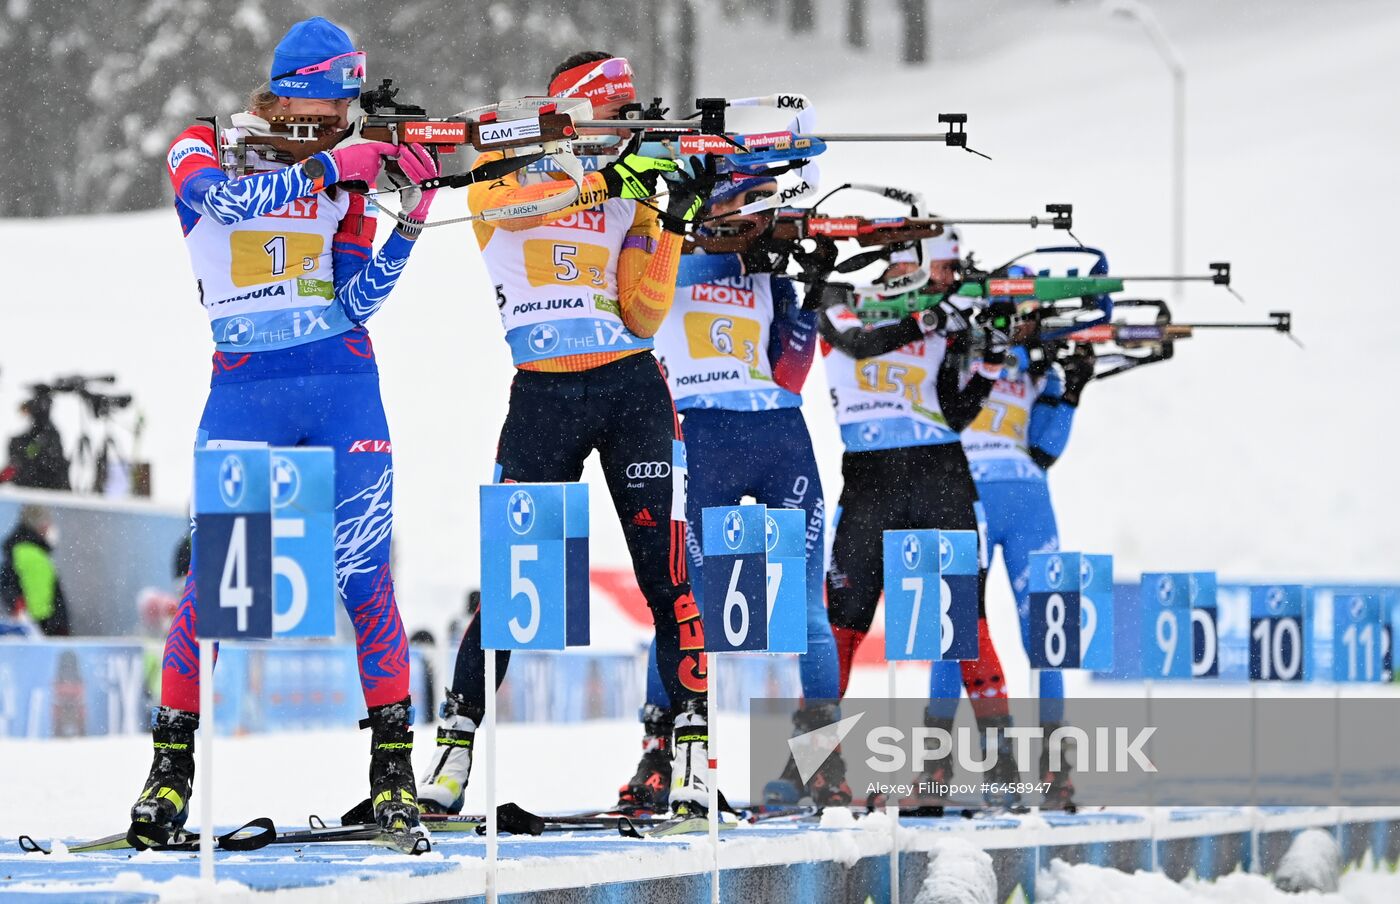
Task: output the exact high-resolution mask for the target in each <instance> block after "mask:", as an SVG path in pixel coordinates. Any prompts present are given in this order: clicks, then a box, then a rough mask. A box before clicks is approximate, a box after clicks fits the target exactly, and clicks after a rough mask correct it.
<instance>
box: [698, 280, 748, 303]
mask: <svg viewBox="0 0 1400 904" xmlns="http://www.w3.org/2000/svg"><path fill="white" fill-rule="evenodd" d="M691 292H692V294H693V297H694V298H695V300H696V301H708V302H711V303H713V304H733V305H738V306H740V307H744V308H751V307H753V304H754V293H753V291H752V290H751V289H738V288H735V287H734V286H722V285H717V284H715V283H699V284H698V285H696V286H695V287H694V288H693V289H692V290H691Z"/></svg>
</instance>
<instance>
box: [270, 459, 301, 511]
mask: <svg viewBox="0 0 1400 904" xmlns="http://www.w3.org/2000/svg"><path fill="white" fill-rule="evenodd" d="M299 492H301V472H300V471H298V470H297V466H296V465H294V464H292V462H291V460H290V459H288V458H284V457H283V456H281V455H279V456H277V457H276V458H274V459H272V504H273V505H274V506H276V507H277V508H282V507H283V506H287V505H291V504H292V502H293V501H294V500H295V499H296V498H297V493H299Z"/></svg>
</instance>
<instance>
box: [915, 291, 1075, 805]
mask: <svg viewBox="0 0 1400 904" xmlns="http://www.w3.org/2000/svg"><path fill="white" fill-rule="evenodd" d="M1019 271H1024V272H1019ZM1007 275H1008V276H1011V277H1018V276H1032V275H1033V274H1032V273H1031V272H1030V271H1029V270H1025V268H1022V267H1013V268H1012V271H1011V272H1009V273H1008V274H1007ZM1046 351H1047V352H1048V353H1049V354H1052V355H1053V350H1052V349H1048V348H1047V349H1046ZM979 365H980V361H979V360H978V358H977V357H976V356H970V357H969V360H968V366H969V367H970V368H976V367H978V366H979ZM1093 373H1094V363H1093V360H1092V359H1091V358H1088V357H1086V356H1084V355H1067V356H1065V357H1063V358H1062V360H1061V361H1060V362H1058V363H1057V362H1056V361H1055V360H1054V359H1053V357H1046V356H1043V355H1038V356H1037V358H1036V360H1034V361H1032V359H1031V356H1030V354H1028V351H1027V349H1026V348H1024V347H1020V346H1018V347H1016V348H1014V349H1012V353H1011V354H1009V355H1008V356H1007V358H1006V364H1005V366H1004V367H1003V368H1002V372H1001V374H1000V376H998V377H997V381H996V385H995V386H994V387H993V388H992V392H991V394H990V395H989V396H988V397H987V400H986V401H985V402H984V403H983V405H982V410H981V412H980V413H979V414H978V415H977V418H976V419H975V420H974V421H973V422H972V423H971V424H970V425H968V427H967V429H966V430H964V431H963V433H962V444H963V449H964V450H965V451H966V452H967V458H968V463H969V465H970V466H971V468H972V479H973V480H974V481H975V482H976V484H977V495H978V497H979V498H981V500H982V507H983V509H984V510H985V512H986V519H987V554H988V559H989V560H990V557H991V552H992V550H993V549H995V548H996V547H1000V548H1001V558H1002V563H1003V564H1004V565H1005V566H1006V576H1007V578H1009V579H1010V581H1011V590H1012V593H1014V594H1015V597H1016V612H1017V615H1018V616H1019V617H1020V622H1021V643H1022V645H1023V646H1024V647H1026V648H1027V649H1029V645H1030V637H1029V631H1030V555H1031V553H1033V552H1052V551H1054V550H1057V549H1059V548H1060V541H1059V532H1058V530H1057V529H1056V526H1055V509H1054V506H1053V504H1052V503H1051V501H1050V488H1049V486H1048V484H1047V482H1046V473H1045V472H1046V470H1047V469H1048V468H1049V467H1050V466H1051V465H1052V464H1054V463H1055V461H1056V460H1057V459H1058V458H1059V457H1060V455H1061V454H1063V452H1064V450H1065V446H1066V445H1067V444H1068V442H1069V434H1070V428H1071V426H1072V424H1073V422H1074V415H1075V411H1076V410H1077V408H1078V406H1079V397H1080V393H1081V392H1083V390H1084V387H1085V386H1086V385H1087V384H1088V382H1089V380H1090V379H1092V377H1093ZM985 576H986V572H983V577H984V579H985ZM939 677H940V672H939V671H938V670H937V669H935V671H934V676H933V681H934V684H935V687H934V688H933V689H932V691H931V696H935V697H936V696H940V695H946V693H947V690H948V688H947V687H943V688H939V687H938V686H937V682H938V680H939ZM942 677H943V679H944V681H945V684H946V679H947V677H948V676H946V675H943V676H942ZM1039 684H1040V689H1039V697H1040V721H1041V724H1042V727H1043V729H1044V731H1045V733H1046V736H1047V737H1048V736H1049V733H1050V732H1052V731H1053V730H1054V729H1056V728H1058V727H1060V725H1061V724H1062V723H1063V722H1064V696H1065V682H1064V675H1063V673H1062V672H1060V671H1058V670H1054V669H1051V670H1045V671H1041V672H1039ZM953 692H954V693H956V689H955V688H954V689H953ZM1039 774H1040V780H1041V781H1042V782H1045V783H1048V784H1049V789H1048V790H1047V791H1046V793H1045V802H1044V805H1045V806H1047V807H1066V806H1069V805H1070V804H1071V802H1072V798H1073V794H1074V784H1073V782H1072V780H1071V778H1070V773H1069V769H1068V766H1066V768H1063V769H1060V770H1056V771H1051V769H1050V763H1049V751H1048V748H1046V749H1045V750H1043V751H1042V752H1041V759H1040V772H1039Z"/></svg>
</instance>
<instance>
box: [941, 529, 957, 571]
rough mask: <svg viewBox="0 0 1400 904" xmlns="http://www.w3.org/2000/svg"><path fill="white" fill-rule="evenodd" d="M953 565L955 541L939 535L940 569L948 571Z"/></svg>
mask: <svg viewBox="0 0 1400 904" xmlns="http://www.w3.org/2000/svg"><path fill="white" fill-rule="evenodd" d="M952 565H953V541H952V540H949V539H948V538H947V537H945V536H943V535H942V534H939V535H938V567H939V568H940V569H942V570H945V571H946V570H947V569H948V568H951V567H952Z"/></svg>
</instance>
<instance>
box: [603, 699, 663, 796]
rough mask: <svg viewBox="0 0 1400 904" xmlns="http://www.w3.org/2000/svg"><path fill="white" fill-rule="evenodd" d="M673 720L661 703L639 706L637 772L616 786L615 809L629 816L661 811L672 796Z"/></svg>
mask: <svg viewBox="0 0 1400 904" xmlns="http://www.w3.org/2000/svg"><path fill="white" fill-rule="evenodd" d="M674 730H675V720H674V719H673V718H672V716H671V714H670V713H669V712H667V711H666V710H664V709H662V708H661V707H659V706H657V705H655V704H653V703H648V704H647V705H646V706H643V707H642V758H641V760H640V761H638V763H637V772H636V774H635V775H633V776H632V778H631V780H630V781H628V782H627V784H625V785H623V786H622V787H621V788H619V789H618V792H617V811H618V812H619V813H625V814H627V815H628V816H633V815H637V814H644V813H664V812H666V809H667V806H668V804H669V803H670V800H671V749H672V748H671V734H672V732H673V731H674Z"/></svg>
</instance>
